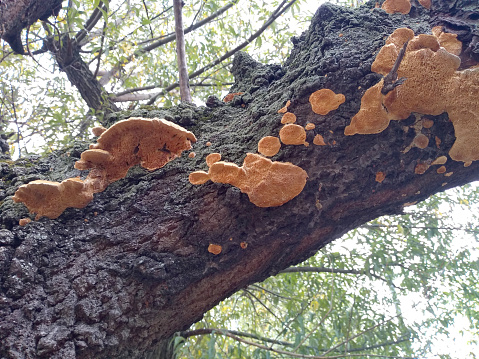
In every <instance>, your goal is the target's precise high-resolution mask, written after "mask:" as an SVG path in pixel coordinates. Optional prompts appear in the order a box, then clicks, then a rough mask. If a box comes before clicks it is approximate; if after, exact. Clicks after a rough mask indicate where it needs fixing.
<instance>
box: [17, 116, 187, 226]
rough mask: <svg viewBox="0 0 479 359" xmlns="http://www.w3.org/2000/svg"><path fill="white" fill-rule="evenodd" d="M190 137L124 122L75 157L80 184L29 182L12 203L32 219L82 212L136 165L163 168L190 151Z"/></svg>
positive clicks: (156, 124)
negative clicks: (23, 207)
mask: <svg viewBox="0 0 479 359" xmlns="http://www.w3.org/2000/svg"><path fill="white" fill-rule="evenodd" d="M195 141H196V137H195V136H194V135H193V133H191V132H189V131H187V130H185V129H184V128H183V127H180V126H178V125H176V124H174V123H172V122H169V121H166V120H161V119H156V118H155V119H144V118H130V119H127V120H123V121H120V122H118V123H116V124H114V125H113V126H112V127H110V128H109V129H108V130H107V131H104V132H103V133H102V134H101V136H100V137H99V138H98V141H97V143H96V144H94V145H90V149H89V150H86V151H84V152H83V153H82V154H81V159H80V160H78V161H77V162H76V163H75V168H77V169H80V170H87V169H89V170H90V173H89V174H88V176H87V177H86V179H85V180H84V181H83V180H80V178H69V179H67V180H64V181H63V182H61V183H58V182H50V181H39V180H37V181H33V182H30V183H28V184H26V185H23V186H20V188H19V189H18V190H17V191H16V192H15V195H14V196H13V200H14V201H15V202H23V203H24V204H25V205H26V206H27V207H28V209H29V211H30V212H31V213H37V216H36V219H39V218H41V217H43V216H45V217H48V218H51V219H54V218H57V217H58V216H60V214H61V213H62V212H63V211H64V210H65V209H66V208H68V207H74V208H84V207H85V206H86V205H87V204H88V203H89V202H90V201H91V200H92V199H93V194H94V193H98V192H101V191H103V190H104V189H105V188H106V186H108V184H110V183H111V182H114V181H116V180H119V179H120V178H123V177H125V175H126V173H127V172H128V169H129V168H130V167H132V166H134V165H136V164H141V165H142V166H143V167H144V168H146V169H148V170H155V169H158V168H161V167H163V166H164V165H165V164H166V163H168V162H169V161H171V160H173V159H174V158H176V157H178V156H180V155H181V152H182V151H184V150H188V149H190V148H191V143H192V142H195Z"/></svg>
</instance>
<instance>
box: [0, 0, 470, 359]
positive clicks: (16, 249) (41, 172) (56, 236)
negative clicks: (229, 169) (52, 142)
mask: <svg viewBox="0 0 479 359" xmlns="http://www.w3.org/2000/svg"><path fill="white" fill-rule="evenodd" d="M443 2H444V1H442V0H437V1H435V2H434V4H436V5H434V6H437V8H440V9H442V8H443V7H442V5H441V4H442V3H443ZM447 5H448V6H444V8H445V9H446V10H444V14H443V15H444V16H446V15H449V16H450V17H453V16H466V17H467V16H469V15H470V13H469V14H468V12H467V11H469V10H467V11H465V10H464V9H462V8H460V6H463V4H462V2H461V0H459V1H458V2H456V3H454V4H453V5H451V4H450V2H448V3H447ZM368 6H369V7H368ZM368 6H366V7H363V8H359V9H344V8H339V7H336V6H334V5H331V4H325V5H323V6H321V7H320V8H319V10H318V12H317V13H316V15H315V16H314V18H313V22H312V25H311V27H310V29H309V30H308V31H307V32H306V33H305V34H303V35H302V36H301V37H298V38H295V39H294V42H295V46H294V49H293V51H292V53H291V56H290V58H289V59H288V60H287V61H286V63H285V64H283V66H279V65H262V64H259V63H257V62H255V61H254V60H253V59H252V58H251V57H249V56H248V55H246V54H243V53H241V52H238V53H237V54H236V55H235V58H234V61H233V66H232V72H233V75H234V76H235V84H234V85H233V87H232V89H231V91H232V92H243V93H244V94H243V95H241V96H237V97H236V98H235V100H234V101H231V102H230V103H228V104H224V103H222V102H221V101H219V100H218V99H217V100H215V99H214V98H213V99H211V101H208V104H209V105H210V106H211V107H195V106H193V105H191V104H181V105H180V106H178V107H173V108H171V109H168V110H166V109H151V110H146V109H139V110H135V111H130V112H129V113H126V112H122V113H117V114H110V115H108V116H106V117H105V124H107V122H108V123H110V124H111V123H113V122H115V121H118V120H120V119H123V118H125V117H128V116H144V117H155V116H156V117H164V118H166V119H169V120H173V121H175V122H176V123H178V124H180V125H182V126H185V127H187V128H188V129H189V130H191V131H193V132H194V133H195V135H196V136H197V138H198V142H197V143H196V144H195V147H194V151H195V152H196V157H194V158H188V157H187V156H186V155H185V156H183V157H181V158H179V159H176V160H175V161H173V162H171V163H169V164H167V165H166V166H165V167H163V168H162V169H160V170H157V171H153V172H148V171H146V170H144V169H141V168H133V169H132V170H130V172H129V174H128V175H127V177H126V178H125V179H123V180H120V181H118V182H115V183H113V184H112V185H110V186H109V187H108V188H107V189H106V190H105V191H104V192H102V193H98V194H97V195H96V196H95V198H94V200H93V201H92V202H91V203H90V204H89V205H88V206H87V207H85V208H84V209H68V210H66V211H65V212H64V213H63V214H62V215H61V216H60V217H59V218H57V219H55V220H49V219H46V218H45V219H42V220H40V221H38V222H32V223H30V224H28V225H26V226H24V227H21V226H19V225H18V220H19V219H20V218H22V217H26V216H28V215H29V214H28V212H27V210H26V209H25V208H24V206H23V205H21V204H16V203H13V201H12V200H11V195H13V193H14V192H15V190H16V189H17V188H18V186H19V185H21V184H22V183H25V182H28V181H30V180H33V179H38V178H44V179H50V180H56V181H60V180H62V179H65V178H69V177H75V176H78V175H85V174H84V173H81V172H80V171H78V170H75V169H73V163H74V162H75V160H77V159H78V158H79V156H80V153H81V152H82V151H83V150H84V149H86V148H88V145H87V144H74V145H72V147H70V148H69V149H68V150H67V151H65V152H57V153H54V154H52V155H51V156H50V157H48V158H37V159H35V158H30V159H22V160H21V161H19V162H18V163H17V164H11V163H9V162H0V173H1V176H2V179H4V183H2V187H1V188H0V201H1V202H0V213H1V215H0V226H1V227H2V228H1V229H0V355H1V356H3V357H8V358H22V359H23V358H53V359H56V358H62V359H70V358H77V357H81V358H86V359H89V358H100V359H101V358H120V359H121V358H129V359H130V358H145V357H148V355H149V354H151V353H152V352H154V350H155V347H156V346H157V344H158V343H160V342H162V343H163V344H164V343H165V340H167V339H168V338H170V337H171V336H172V335H173V334H174V333H175V332H178V331H183V330H186V329H187V328H188V327H189V326H190V325H191V324H192V323H194V322H195V321H197V320H199V319H200V318H201V316H202V315H203V313H204V312H206V311H207V310H208V309H210V308H212V307H213V306H214V305H215V304H217V303H218V302H219V301H220V300H222V299H223V298H225V297H227V296H229V295H231V294H232V293H234V292H236V291H238V290H241V289H242V288H245V287H247V286H248V285H249V284H251V283H254V282H256V281H260V280H263V279H265V278H267V277H268V276H271V275H274V274H276V273H278V272H279V271H281V270H284V269H285V268H288V267H290V266H293V265H296V264H298V263H300V262H301V261H303V260H304V259H306V258H308V257H310V256H311V255H312V254H314V253H315V252H316V251H317V250H318V249H320V248H322V247H323V246H324V245H326V244H327V243H329V242H331V241H333V240H334V239H336V238H338V237H340V236H341V235H343V234H344V233H345V232H347V231H348V230H350V229H353V228H357V227H358V226H360V225H362V224H364V223H365V222H367V221H369V220H371V219H373V218H376V217H377V216H380V215H384V214H396V213H401V211H402V209H403V207H404V205H405V204H407V203H410V202H413V201H420V200H423V199H425V198H427V197H428V196H430V195H432V194H434V193H437V192H439V191H443V190H445V189H447V188H451V187H454V186H457V185H461V184H464V183H468V182H471V181H473V180H477V179H479V161H474V162H473V163H472V164H471V165H470V166H468V167H464V165H463V163H462V162H456V161H452V160H450V161H449V160H448V162H447V170H448V172H451V173H452V174H450V175H448V176H444V175H443V174H439V173H437V172H436V170H435V167H434V166H431V167H430V168H429V169H428V170H427V171H426V172H425V173H424V174H421V175H419V174H416V173H415V171H414V168H415V166H416V164H417V163H418V161H421V162H428V163H430V162H432V161H433V160H434V159H436V158H438V157H439V156H443V155H444V156H447V154H448V151H449V149H450V148H451V147H452V145H453V143H454V141H455V134H454V129H453V126H452V124H451V123H450V122H449V120H448V116H447V115H446V114H441V115H438V116H429V117H430V118H431V119H433V121H434V126H432V127H431V128H429V129H423V131H424V134H425V135H427V136H428V137H429V138H431V139H434V138H435V137H436V136H437V137H438V138H440V139H441V143H440V145H439V146H436V144H435V141H434V140H432V141H430V145H429V146H428V147H426V148H424V149H419V148H413V149H411V150H410V151H408V152H407V153H405V152H403V151H402V150H403V149H404V148H406V147H407V146H409V144H410V143H411V142H412V141H413V139H414V137H415V136H416V132H415V129H414V128H413V127H414V124H415V122H416V119H415V118H414V116H411V117H410V118H409V119H406V120H402V121H392V122H391V124H390V125H389V127H388V128H387V129H386V130H384V131H383V132H381V133H379V134H375V135H355V136H345V135H344V128H345V127H346V126H347V125H348V124H349V122H350V120H351V117H353V116H354V115H355V114H356V113H357V112H358V110H359V107H360V102H361V101H360V100H361V97H362V95H363V93H364V90H365V89H367V88H369V87H371V86H373V85H374V84H375V83H377V82H378V81H379V80H380V78H381V76H380V75H377V74H373V73H371V71H370V68H371V63H372V61H373V57H374V54H376V53H377V51H378V50H379V49H380V48H381V47H382V46H383V45H384V39H385V38H386V37H387V36H388V35H389V34H391V33H392V32H393V31H394V30H395V29H396V28H398V27H409V28H411V29H413V30H414V31H416V33H420V32H428V31H430V29H431V28H432V26H436V25H438V24H437V22H436V20H435V19H436V18H437V16H438V12H437V11H438V10H434V9H436V8H433V10H432V11H428V10H426V9H423V8H417V9H416V11H415V12H414V13H413V14H412V15H413V16H389V15H387V14H386V13H384V11H382V10H380V9H372V6H373V4H370V5H368ZM454 6H458V8H455V7H454ZM458 10H461V11H458ZM345 24H347V25H346V26H345ZM468 29H469V30H468ZM463 31H464V34H463V35H461V38H460V40H461V41H463V45H464V47H465V48H469V45H470V43H469V42H468V41H472V39H474V36H472V35H471V34H472V32H473V31H475V30H474V29H473V28H467V27H465V28H464V30H463ZM467 31H469V32H470V33H469V35H471V36H469V37H468V36H466V35H467V34H466V32H467ZM339 34H343V36H342V37H340V36H339ZM59 56H61V58H62V61H64V62H61V63H62V64H64V66H65V68H66V67H68V68H70V67H72V68H73V69H75V67H74V64H75V61H73V62H71V60H72V59H73V60H74V59H76V53H75V52H74V49H73V48H72V51H69V50H68V46H67V47H66V48H65V49H63V50H61V51H60V52H59ZM67 60H70V61H67ZM470 60H471V61H474V58H473V57H470ZM81 68H83V67H81ZM73 69H72V71H73ZM68 71H70V70H68ZM90 74H91V72H90ZM321 88H330V89H332V90H334V91H335V92H336V93H342V94H344V95H345V97H346V102H345V103H344V104H342V105H341V106H340V107H339V109H338V110H335V111H333V112H331V113H329V114H328V115H325V116H321V115H317V114H315V113H313V112H312V110H311V105H310V103H309V101H308V99H309V96H310V95H311V93H312V92H314V91H316V90H318V89H321ZM358 88H360V89H359V90H358ZM287 100H291V105H290V106H289V107H288V110H289V111H290V112H292V113H294V114H295V115H296V116H297V119H298V120H297V122H298V123H299V124H300V125H305V124H306V123H308V122H312V123H315V124H316V128H315V129H314V130H311V131H308V133H307V139H306V140H307V141H308V142H310V143H312V140H313V138H314V136H315V135H316V134H321V135H322V136H323V137H324V139H325V141H326V142H327V143H329V145H326V146H316V145H313V144H311V145H310V146H309V147H306V146H302V145H300V146H283V147H282V149H281V151H280V153H278V155H276V156H275V157H274V158H273V159H274V160H276V161H283V162H291V163H293V164H295V165H297V166H300V167H301V168H303V169H304V170H305V171H306V172H307V173H308V180H307V183H306V186H305V188H304V190H303V191H302V192H301V193H300V194H299V195H298V196H297V197H295V198H294V199H293V200H291V201H289V202H287V203H285V204H284V205H282V206H280V207H272V208H259V207H256V206H255V205H253V204H252V203H251V202H250V201H249V200H248V196H247V195H245V194H244V193H241V192H240V191H239V190H238V189H237V188H234V187H231V186H229V185H225V184H218V183H210V182H209V183H206V184H204V185H201V186H193V185H191V184H190V183H189V182H188V174H189V173H190V172H192V171H194V170H198V169H203V170H204V169H206V165H205V163H204V158H205V157H206V155H207V154H209V153H211V152H213V151H215V152H220V153H222V154H223V158H224V159H225V160H227V161H233V162H235V163H237V164H241V162H242V160H243V159H244V157H245V155H246V153H248V152H255V151H256V149H257V144H258V141H259V140H260V139H261V138H262V137H264V136H268V135H273V136H277V135H278V132H279V130H280V128H281V123H280V119H281V114H278V113H277V111H278V110H279V109H280V108H282V107H283V106H284V104H285V103H286V101H287ZM207 141H209V142H211V143H212V145H211V147H207V146H206V145H205V144H206V142H207ZM67 153H68V155H67ZM378 171H383V172H384V173H387V176H386V178H385V179H384V181H383V182H381V183H378V182H376V180H375V178H376V173H377V172H378ZM230 238H231V240H230ZM242 242H246V243H247V244H248V246H247V248H245V249H243V248H242V246H241V243H242ZM211 243H214V244H219V245H221V246H222V252H221V253H220V254H219V255H213V254H211V253H209V252H208V246H209V244H211ZM243 247H244V246H243ZM353 338H354V337H353V336H351V337H349V339H348V340H352V339H353ZM333 350H334V349H333Z"/></svg>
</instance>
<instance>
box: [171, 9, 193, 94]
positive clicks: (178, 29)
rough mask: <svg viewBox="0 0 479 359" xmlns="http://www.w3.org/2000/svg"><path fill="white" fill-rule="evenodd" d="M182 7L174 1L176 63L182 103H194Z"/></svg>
mask: <svg viewBox="0 0 479 359" xmlns="http://www.w3.org/2000/svg"><path fill="white" fill-rule="evenodd" d="M182 7H183V5H182V0H173V8H174V12H175V33H176V62H177V64H178V75H179V79H180V81H179V82H180V97H181V101H182V102H193V100H192V98H191V92H190V85H189V83H188V69H187V65H186V51H185V34H184V32H183V14H182Z"/></svg>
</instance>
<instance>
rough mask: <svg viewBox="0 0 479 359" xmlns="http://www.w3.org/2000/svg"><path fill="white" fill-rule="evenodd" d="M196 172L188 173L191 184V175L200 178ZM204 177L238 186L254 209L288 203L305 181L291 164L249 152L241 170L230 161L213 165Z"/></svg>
mask: <svg viewBox="0 0 479 359" xmlns="http://www.w3.org/2000/svg"><path fill="white" fill-rule="evenodd" d="M198 173H200V171H196V172H193V173H191V174H190V182H191V183H193V182H192V181H191V179H192V177H191V176H193V175H194V176H204V175H199V174H198ZM208 176H209V178H210V179H211V180H212V181H213V182H217V183H228V184H231V185H233V186H235V187H238V188H239V189H240V190H241V192H243V193H246V194H247V195H248V197H249V200H250V201H251V202H252V203H253V204H255V205H256V206H258V207H277V206H281V205H283V204H284V203H286V202H288V201H290V200H291V199H293V198H294V197H296V196H297V195H298V194H300V193H301V191H302V190H303V188H304V186H305V185H306V179H307V178H308V175H307V173H306V171H304V170H303V169H302V168H300V167H298V166H295V165H293V164H292V163H289V162H273V161H271V160H269V159H267V158H265V157H262V156H260V155H257V154H253V153H248V154H247V155H246V158H245V159H244V162H243V166H242V167H238V166H237V165H236V164H234V163H230V162H223V161H220V162H216V163H214V164H213V165H212V166H211V167H210V169H209V171H208ZM194 178H196V177H193V179H194ZM193 184H195V183H193Z"/></svg>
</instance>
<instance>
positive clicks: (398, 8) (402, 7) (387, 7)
mask: <svg viewBox="0 0 479 359" xmlns="http://www.w3.org/2000/svg"><path fill="white" fill-rule="evenodd" d="M381 9H383V10H384V11H386V12H387V13H388V14H395V13H397V12H399V13H401V14H409V11H411V2H410V1H409V0H386V1H385V2H383V5H382V6H381Z"/></svg>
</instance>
